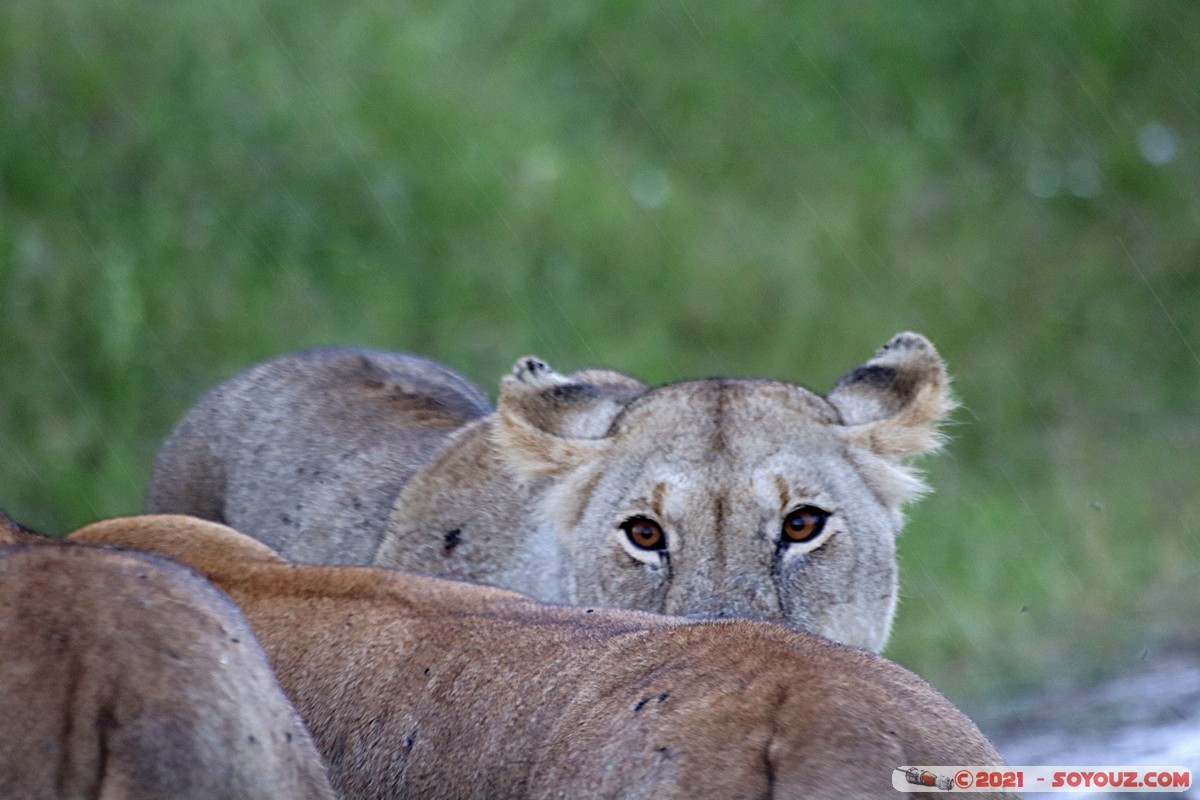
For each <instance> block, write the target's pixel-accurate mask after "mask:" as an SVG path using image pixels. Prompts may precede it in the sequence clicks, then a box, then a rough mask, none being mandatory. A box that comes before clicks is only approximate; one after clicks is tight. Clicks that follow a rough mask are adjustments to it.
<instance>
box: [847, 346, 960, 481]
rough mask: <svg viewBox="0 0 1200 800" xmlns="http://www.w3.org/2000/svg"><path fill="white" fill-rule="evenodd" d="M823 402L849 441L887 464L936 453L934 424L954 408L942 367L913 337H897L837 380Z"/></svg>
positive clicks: (937, 436) (935, 355)
mask: <svg viewBox="0 0 1200 800" xmlns="http://www.w3.org/2000/svg"><path fill="white" fill-rule="evenodd" d="M826 399H827V400H828V401H829V402H830V403H831V404H832V405H833V406H834V407H835V408H837V410H838V412H839V413H840V414H841V416H842V422H843V423H844V424H845V425H847V426H848V427H849V428H850V429H851V431H852V438H855V439H858V440H859V441H861V442H862V443H864V444H867V445H868V446H869V447H870V449H872V450H873V451H875V452H876V453H878V454H879V455H882V456H885V457H890V458H901V457H904V456H910V455H917V454H920V453H927V452H930V451H931V450H936V449H937V448H938V447H939V446H940V445H941V442H942V439H941V436H940V434H939V432H938V424H939V423H940V422H941V421H942V419H943V418H944V417H945V416H946V414H948V413H949V412H950V411H951V410H952V409H953V408H954V407H955V402H954V398H953V396H952V395H951V393H950V379H949V377H948V376H947V375H946V365H945V364H944V363H943V362H942V358H941V356H939V355H938V352H937V350H935V349H934V347H933V344H931V343H930V341H929V340H928V339H926V338H925V337H924V336H922V335H920V334H919V333H898V334H896V335H895V336H893V337H892V338H891V339H889V340H888V342H887V343H886V344H885V345H884V346H883V347H881V348H879V350H878V351H876V353H875V356H874V358H872V359H871V360H870V361H868V362H867V363H866V364H863V365H862V366H860V367H855V368H854V369H852V370H850V371H849V372H848V373H846V374H845V375H843V376H842V378H841V380H839V381H838V382H837V384H836V385H835V386H834V387H833V389H832V391H830V392H829V395H828V396H827V397H826Z"/></svg>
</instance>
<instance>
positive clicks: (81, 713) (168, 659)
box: [0, 521, 334, 800]
mask: <svg viewBox="0 0 1200 800" xmlns="http://www.w3.org/2000/svg"><path fill="white" fill-rule="evenodd" d="M23 533H24V532H21V531H19V530H14V529H13V528H9V527H7V526H6V525H5V524H3V521H0V544H2V543H8V542H12V541H13V540H15V539H26V538H28V537H26V536H24V535H22V534H23ZM0 797H2V798H6V800H7V799H8V798H12V800H17V798H19V799H20V800H84V798H88V799H89V800H90V798H105V800H109V799H111V800H163V798H175V799H176V800H214V799H215V798H238V799H239V800H252V799H254V798H257V799H258V800H267V799H268V798H273V799H275V800H332V798H333V797H334V795H333V791H332V789H330V787H329V781H328V778H327V777H326V775H325V768H324V766H323V764H322V762H321V758H320V756H319V755H318V753H317V750H316V748H315V747H314V746H313V742H312V739H311V738H310V737H309V735H308V732H307V731H306V730H305V728H304V726H303V724H302V723H301V721H300V718H299V717H298V716H297V715H296V712H295V710H294V709H293V708H292V705H291V703H290V702H289V701H288V699H287V698H286V697H285V696H284V694H283V692H282V691H281V690H280V688H279V684H278V683H277V682H276V680H275V677H274V675H273V674H272V672H271V669H270V667H269V665H268V664H267V659H266V656H265V655H264V654H263V651H262V649H261V648H260V647H259V645H258V642H257V640H256V639H255V637H254V633H253V632H252V630H251V629H250V626H249V625H248V624H247V623H246V620H245V618H244V617H243V616H242V615H241V613H240V612H238V610H237V609H236V608H234V606H233V604H232V603H230V602H229V599H228V598H226V597H225V596H224V595H222V594H221V593H220V592H218V591H217V590H216V589H214V588H213V587H212V586H211V585H209V584H208V582H207V581H205V580H204V579H203V578H201V577H200V576H199V575H197V574H195V573H194V572H193V571H191V570H190V569H187V568H185V567H182V566H180V565H179V564H176V563H173V562H171V561H168V560H167V559H165V558H161V557H158V556H153V555H148V554H144V553H129V552H117V551H113V550H108V549H104V548H99V547H92V546H86V545H60V544H47V543H41V544H23V545H18V546H11V547H4V548H0Z"/></svg>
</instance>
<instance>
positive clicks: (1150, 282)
mask: <svg viewBox="0 0 1200 800" xmlns="http://www.w3.org/2000/svg"><path fill="white" fill-rule="evenodd" d="M1197 31H1200V6H1198V5H1197V4H1195V3H1194V2H1190V1H1188V0H1179V1H1178V2H1175V1H1170V0H1162V1H1161V2H1153V3H1147V2H1143V1H1142V0H1128V1H1126V2H1119V1H1117V0H1113V1H1111V2H1078V3H1077V2H1040V1H1039V2H1021V1H1016V2H1014V0H992V1H990V2H978V3H970V4H948V3H932V2H919V1H917V2H908V3H883V2H880V3H818V4H808V3H793V2H747V3H699V2H695V0H662V1H661V2H628V1H624V0H622V1H620V2H595V1H593V2H581V1H577V0H543V1H540V2H538V1H534V0H529V1H527V2H517V3H467V2H460V1H458V0H439V2H403V0H389V1H388V2H379V1H378V0H366V1H365V2H359V3H354V4H345V3H330V2H318V1H316V0H314V2H307V3H297V2H281V1H280V0H206V2H203V3H201V2H178V3H159V2H152V1H151V0H102V1H101V0H13V1H11V2H7V3H4V4H3V5H0V297H2V301H0V302H2V309H0V386H2V389H0V450H2V456H3V457H2V458H0V506H3V507H5V508H6V509H8V510H9V512H10V513H11V514H12V515H13V516H15V517H16V518H18V519H20V520H22V521H23V522H25V523H26V524H29V525H31V526H34V527H38V528H42V529H45V530H47V531H50V532H55V533H60V532H65V531H67V530H69V529H71V528H73V527H75V526H77V525H80V524H82V523H86V522H88V521H91V520H94V519H97V518H100V517H106V516H112V515H119V514H129V513H134V512H137V511H138V510H139V507H140V502H141V494H142V490H143V487H144V484H145V481H146V478H147V474H148V470H149V468H150V465H151V462H152V459H153V457H154V454H155V451H156V448H157V447H158V445H159V443H160V442H161V440H162V439H163V437H164V436H165V435H166V434H167V432H168V431H169V429H170V427H171V426H172V424H173V423H174V422H175V421H176V420H177V419H178V418H179V417H180V416H181V415H182V414H183V413H184V411H185V410H186V409H187V408H188V407H189V406H190V405H191V404H192V403H193V402H194V401H195V400H196V399H197V397H198V396H199V395H200V394H201V393H202V392H203V391H204V390H205V389H206V388H208V387H209V386H211V385H212V384H214V383H215V382H217V381H219V380H220V379H222V378H224V377H227V376H228V375H230V374H232V373H233V372H235V371H237V370H239V369H241V368H243V367H245V366H247V365H249V364H251V363H253V362H255V361H257V360H260V359H263V358H265V357H268V356H271V355H273V354H276V353H280V352H283V351H288V350H296V349H301V348H307V347H311V346H315V345H322V344H328V343H357V344H362V345H369V346H373V347H379V348H387V349H403V350H410V351H416V352H420V353H423V354H427V355H430V356H433V357H435V358H437V359H440V360H443V361H445V362H447V363H449V364H451V365H453V366H455V367H457V368H459V369H460V370H462V371H463V372H465V373H466V374H467V375H469V376H471V377H472V378H474V379H475V380H477V381H478V382H480V383H481V384H482V385H484V386H485V387H489V388H490V389H492V391H493V393H494V389H495V386H496V383H497V380H498V378H499V376H500V375H501V374H502V373H503V372H505V371H506V370H507V369H509V368H510V366H511V364H512V362H513V361H514V360H515V359H516V357H517V356H519V355H522V354H525V353H528V352H533V353H536V354H538V355H541V356H542V357H544V358H546V359H547V360H549V361H550V363H552V364H554V365H555V366H556V367H558V368H560V369H562V370H569V369H574V368H579V367H582V366H586V365H594V364H600V365H606V366H612V367H615V368H619V369H622V370H625V371H628V372H631V373H633V374H636V375H638V376H639V377H642V378H643V379H646V380H649V381H652V382H663V381H671V380H676V379H681V378H686V377H698V376H705V375H710V374H718V373H720V374H738V375H766V376H772V377H777V378H783V379H788V380H795V381H798V382H801V383H805V384H806V385H809V386H811V387H812V388H814V389H817V390H819V391H824V390H826V389H828V388H829V387H830V386H831V384H832V383H833V382H834V381H835V380H836V379H837V377H838V376H839V375H840V374H841V373H842V372H843V371H844V370H846V369H848V368H849V367H851V366H853V365H855V364H857V363H860V362H861V361H862V360H863V359H865V358H866V357H868V356H869V355H870V354H871V352H872V351H873V350H874V349H875V348H876V347H877V346H878V345H879V344H881V343H882V342H883V341H885V340H886V339H887V338H888V337H889V336H890V335H891V334H893V333H895V332H896V331H899V330H903V329H914V330H919V331H922V332H924V333H925V334H927V335H928V336H930V338H932V339H933V340H934V342H935V343H936V344H937V346H938V347H939V349H940V350H941V352H942V353H943V354H944V356H945V357H946V359H947V361H948V362H949V365H950V368H951V370H952V372H953V374H954V375H955V378H956V388H957V391H958V394H959V395H960V397H961V399H962V401H963V408H962V410H960V411H959V412H958V413H957V415H956V418H955V423H956V424H955V425H954V426H953V427H952V431H951V433H952V435H953V441H952V443H951V444H950V446H949V448H948V449H947V451H946V452H945V453H944V454H943V455H940V456H937V457H933V458H930V459H927V461H926V465H927V467H928V471H929V475H930V479H931V482H932V484H933V485H934V487H935V488H936V492H935V494H933V495H932V496H930V497H928V498H927V499H925V500H923V501H922V502H921V503H919V504H917V505H916V506H914V507H913V509H912V514H911V518H910V523H909V526H908V529H907V531H906V533H905V534H904V536H903V537H902V540H901V545H900V549H901V558H902V581H903V600H902V604H901V607H900V613H899V619H898V624H897V626H896V629H895V633H894V635H893V638H892V644H891V646H890V647H889V649H888V654H889V655H891V656H892V657H893V658H896V659H898V660H899V661H901V662H903V663H905V664H907V665H908V666H910V667H912V668H914V669H916V670H917V671H919V672H921V673H922V674H924V675H925V676H926V677H928V678H929V679H930V680H931V681H932V682H933V683H934V684H935V685H937V686H939V687H941V688H942V689H943V690H945V691H946V692H947V693H948V694H950V696H951V697H952V698H953V699H955V700H957V701H958V702H960V703H963V704H965V705H966V706H967V707H968V708H969V709H970V708H975V707H976V705H975V704H976V703H977V702H982V701H981V700H978V698H986V697H988V696H991V697H993V698H994V697H995V695H998V694H1001V693H1010V692H1017V691H1021V690H1027V689H1038V688H1044V687H1047V686H1050V685H1055V684H1057V683H1061V682H1065V681H1076V680H1084V681H1086V680H1089V679H1093V678H1096V677H1098V676H1100V675H1103V674H1106V673H1108V672H1111V671H1113V670H1116V669H1119V668H1122V667H1124V666H1127V665H1129V664H1136V663H1137V662H1138V660H1139V659H1142V658H1147V657H1149V656H1151V655H1153V654H1155V653H1158V652H1160V651H1161V650H1162V649H1164V648H1171V647H1179V646H1195V645H1196V644H1197V643H1198V642H1200V623H1198V622H1197V620H1200V593H1198V592H1197V579H1198V577H1200V533H1198V531H1200V525H1198V523H1197V519H1198V517H1200V457H1198V453H1200V414H1198V399H1200V358H1198V356H1197V353H1198V352H1200V269H1198V267H1200V36H1197Z"/></svg>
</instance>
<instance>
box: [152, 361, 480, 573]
mask: <svg viewBox="0 0 1200 800" xmlns="http://www.w3.org/2000/svg"><path fill="white" fill-rule="evenodd" d="M490 410H491V405H490V403H489V401H488V398H487V395H486V394H485V393H484V392H483V391H482V390H480V389H479V388H478V387H477V386H475V385H474V384H472V383H471V382H470V381H468V380H467V379H466V378H464V377H462V376H461V375H459V374H458V373H457V372H455V371H453V370H451V369H449V368H447V367H444V366H441V365H439V364H436V363H435V362H432V361H429V360H426V359H423V358H419V357H417V356H410V355H406V354H399V353H386V352H381V351H374V350H363V349H353V348H325V349H318V350H310V351H306V352H301V353H292V354H288V355H284V356H280V357H278V358H274V359H271V360H269V361H265V362H262V363H260V364H258V365H256V366H254V367H251V368H250V369H248V370H245V371H244V372H242V373H239V374H238V375H235V376H234V377H232V378H230V379H229V380H227V381H225V382H224V383H221V384H219V385H218V386H217V387H215V388H214V389H212V390H211V391H210V392H209V393H208V394H206V395H205V396H204V397H203V398H202V399H201V400H200V401H199V403H197V405H196V406H195V407H194V408H193V409H192V410H191V411H190V412H188V414H187V415H186V416H185V417H184V418H183V420H181V421H180V423H179V424H178V425H177V426H176V428H175V430H174V431H173V432H172V433H171V435H170V437H169V438H168V439H167V441H166V443H165V444H164V445H163V448H162V450H161V452H160V453H159V456H158V458H157V460H156V462H155V466H154V470H153V473H152V475H151V479H150V483H149V487H148V490H147V496H146V505H145V510H146V511H147V512H149V513H182V514H192V515H194V516H198V517H202V518H204V519H211V520H214V521H217V522H223V523H226V524H229V525H231V526H233V527H235V528H237V529H238V530H241V531H245V532H247V533H249V534H251V535H253V536H255V537H256V538H258V539H260V540H262V541H263V542H265V543H266V544H268V545H270V546H271V547H273V548H274V549H276V550H278V551H280V552H281V553H282V554H284V555H285V556H287V557H289V558H293V559H295V560H299V561H315V562H321V563H347V564H353V563H359V564H362V563H368V562H369V561H370V559H371V556H372V555H373V554H374V550H375V547H376V545H377V543H378V539H379V537H380V536H381V535H382V527H383V522H384V520H386V518H387V514H388V511H389V510H390V508H391V504H392V501H393V500H394V498H395V495H396V493H397V492H398V491H399V489H400V487H401V486H402V485H403V483H404V482H405V481H406V480H407V479H408V477H409V476H411V475H412V473H413V472H414V471H415V470H416V469H418V467H419V466H420V465H421V464H422V463H423V462H424V461H425V460H426V459H427V458H428V457H429V456H430V454H431V453H433V452H434V451H435V450H436V449H437V448H438V447H440V445H441V444H442V442H443V441H444V440H445V438H446V437H447V436H448V435H449V434H450V433H451V432H453V431H454V430H456V429H457V428H459V427H461V426H462V425H464V424H466V423H467V422H470V421H471V420H473V419H476V418H478V417H481V416H483V415H485V414H487V413H488V412H489V411H490Z"/></svg>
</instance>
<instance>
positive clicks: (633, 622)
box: [71, 516, 999, 800]
mask: <svg viewBox="0 0 1200 800" xmlns="http://www.w3.org/2000/svg"><path fill="white" fill-rule="evenodd" d="M71 538H72V539H75V540H81V541H89V542H104V543H110V544H120V545H125V546H129V547H136V548H145V549H151V550H154V551H156V552H159V553H163V554H166V555H169V556H171V557H173V558H178V559H180V560H181V561H183V562H185V563H187V564H190V565H191V566H193V567H195V568H196V569H198V570H200V572H202V573H203V574H204V575H206V576H207V577H208V578H209V579H210V580H212V581H213V582H214V583H215V584H216V585H217V586H219V587H221V588H222V589H224V590H225V591H226V592H228V593H229V595H230V596H231V597H232V598H233V600H234V601H235V602H236V603H238V605H240V606H241V608H242V610H243V611H244V612H245V613H246V616H247V617H248V618H249V619H250V622H251V624H252V625H253V626H254V628H255V631H256V632H257V634H258V636H259V639H260V640H261V641H262V643H263V646H264V647H265V648H266V650H267V653H268V655H269V656H270V659H271V663H272V665H273V666H274V668H275V671H276V673H277V674H278V676H279V680H280V682H281V683H282V684H283V686H284V689H285V690H286V691H287V693H288V694H289V695H290V696H291V698H292V700H293V702H294V703H295V704H296V707H297V708H298V709H299V711H300V713H301V715H302V716H303V717H304V720H305V722H306V723H307V725H308V727H309V730H310V731H312V734H313V737H314V738H315V739H316V741H317V745H318V747H319V748H320V749H321V752H322V753H323V754H324V756H325V758H326V761H327V763H328V765H329V770H330V778H331V780H332V782H333V784H334V787H335V788H336V789H337V790H338V791H339V792H340V793H341V794H342V795H343V796H345V797H353V798H384V797H388V798H394V797H421V798H460V797H486V798H508V797H514V798H515V797H589V798H593V797H594V798H603V797H611V798H637V797H647V798H650V797H653V798H668V797H678V798H722V799H723V800H724V799H725V798H732V797H792V798H798V797H823V796H837V797H892V796H894V790H893V789H892V783H891V775H892V771H893V770H894V769H895V768H897V767H900V766H903V765H925V764H995V763H999V757H998V756H997V754H996V752H995V750H994V749H993V748H992V747H991V745H990V744H989V743H988V742H987V740H986V739H984V737H983V736H982V735H981V734H980V733H979V731H978V729H977V728H976V727H975V726H974V725H973V724H972V723H971V721H970V720H968V719H967V718H966V717H965V716H963V715H962V714H961V713H960V712H959V711H958V710H957V709H955V708H954V707H953V706H951V705H950V704H949V703H948V702H947V701H946V700H945V698H943V697H942V696H941V695H940V694H938V693H937V691H935V690H934V689H933V688H931V687H930V686H929V685H928V684H927V683H925V682H924V681H922V680H921V679H920V678H918V677H916V676H915V675H913V674H911V673H910V672H908V671H906V670H904V669H902V668H901V667H899V666H897V665H895V664H893V663H891V662H889V661H886V660H884V659H883V658H880V657H879V656H876V655H874V654H871V653H868V652H866V651H862V650H857V649H853V648H849V647H844V646H840V645H835V644H831V643H829V642H826V641H824V640H821V639H818V638H815V637H813V636H810V635H808V634H804V633H800V632H797V631H794V630H792V629H790V628H786V627H783V626H780V625H775V624H772V623H765V622H756V621H750V620H721V621H698V620H687V619H683V618H679V617H664V616H659V615H654V614H648V613H644V612H636V611H622V610H605V609H598V608H597V609H592V608H580V607H572V606H549V605H543V604H541V603H537V602H534V601H532V600H529V599H527V598H525V597H523V596H521V595H518V594H515V593H513V592H509V591H506V590H503V589H496V588H493V587H487V586H478V585H473V584H467V583H459V582H452V581H446V580H440V579H436V578H430V577H424V576H418V575H412V574H406V573H401V572H395V571H392V570H383V569H373V568H369V567H323V566H296V565H293V564H290V563H288V562H286V561H284V560H283V559H282V558H280V557H279V556H278V555H276V554H275V553H274V552H272V551H271V550H270V549H269V548H267V547H266V546H265V545H263V544H261V543H259V542H256V541H254V540H252V539H250V538H248V537H245V536H242V535H241V534H238V533H237V532H235V531H233V530H231V529H229V528H226V527H224V526H221V525H217V524H215V523H211V522H206V521H202V520H198V519H195V518H191V517H182V516H147V517H133V518H126V519H116V520H108V521H105V522H100V523H96V524H94V525H91V526H88V527H86V528H83V529H82V530H80V531H78V532H76V533H75V534H73V535H72V537H71Z"/></svg>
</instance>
